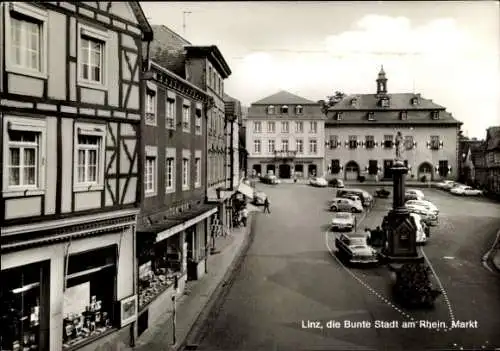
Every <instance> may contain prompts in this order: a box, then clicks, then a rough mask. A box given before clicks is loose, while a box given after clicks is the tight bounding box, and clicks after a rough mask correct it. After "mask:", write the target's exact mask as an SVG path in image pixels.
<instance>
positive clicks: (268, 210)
mask: <svg viewBox="0 0 500 351" xmlns="http://www.w3.org/2000/svg"><path fill="white" fill-rule="evenodd" d="M266 211H267V213H271V210H270V209H269V199H268V198H267V197H266V199H265V200H264V213H266Z"/></svg>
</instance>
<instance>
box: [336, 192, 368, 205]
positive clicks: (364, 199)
mask: <svg viewBox="0 0 500 351" xmlns="http://www.w3.org/2000/svg"><path fill="white" fill-rule="evenodd" d="M345 194H350V195H357V196H359V197H360V199H361V201H362V202H363V206H365V207H369V206H370V205H371V204H372V203H373V196H372V195H371V194H370V193H369V192H367V191H366V190H363V189H355V188H344V189H338V190H337V197H342V196H344V195H345Z"/></svg>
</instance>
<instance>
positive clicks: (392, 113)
mask: <svg viewBox="0 0 500 351" xmlns="http://www.w3.org/2000/svg"><path fill="white" fill-rule="evenodd" d="M376 88H377V90H376V94H353V95H349V96H346V97H345V98H343V99H342V100H341V101H339V102H338V103H337V104H336V105H334V106H333V107H330V108H329V109H328V111H327V120H326V126H325V139H326V140H325V141H326V152H325V159H326V164H327V170H328V173H329V174H330V175H331V176H334V177H338V178H342V179H348V180H356V179H357V178H358V177H359V176H361V175H362V176H365V177H366V179H371V180H374V179H391V178H392V174H391V167H392V165H393V162H394V158H395V150H394V148H395V142H396V135H397V132H401V134H402V137H403V142H402V146H401V150H402V156H401V157H402V158H403V159H404V161H405V163H406V164H407V166H408V168H409V176H408V177H409V179H412V180H425V181H431V180H432V181H434V180H440V179H444V178H450V179H455V178H456V177H457V176H458V172H457V166H458V140H459V138H458V135H459V131H460V126H461V124H462V123H461V122H459V121H457V120H456V119H454V118H453V116H452V115H451V113H449V112H447V111H446V109H445V108H444V107H443V106H440V105H438V104H436V103H434V102H433V101H432V100H429V99H424V98H423V97H422V96H421V95H420V94H413V93H391V94H390V93H388V90H387V78H386V75H385V72H384V70H383V68H382V69H381V70H380V73H379V75H378V78H377V80H376Z"/></svg>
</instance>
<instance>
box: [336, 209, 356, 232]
mask: <svg viewBox="0 0 500 351" xmlns="http://www.w3.org/2000/svg"><path fill="white" fill-rule="evenodd" d="M331 224H332V226H331V228H332V230H348V231H351V230H353V229H354V227H355V226H356V216H355V215H353V214H352V213H350V212H337V213H335V214H334V215H333V218H332V222H331Z"/></svg>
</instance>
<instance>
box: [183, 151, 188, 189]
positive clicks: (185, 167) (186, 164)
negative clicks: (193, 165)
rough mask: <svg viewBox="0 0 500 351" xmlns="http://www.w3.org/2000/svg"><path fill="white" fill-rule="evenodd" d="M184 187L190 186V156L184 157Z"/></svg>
mask: <svg viewBox="0 0 500 351" xmlns="http://www.w3.org/2000/svg"><path fill="white" fill-rule="evenodd" d="M182 188H183V189H188V188H189V158H187V157H183V158H182Z"/></svg>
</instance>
